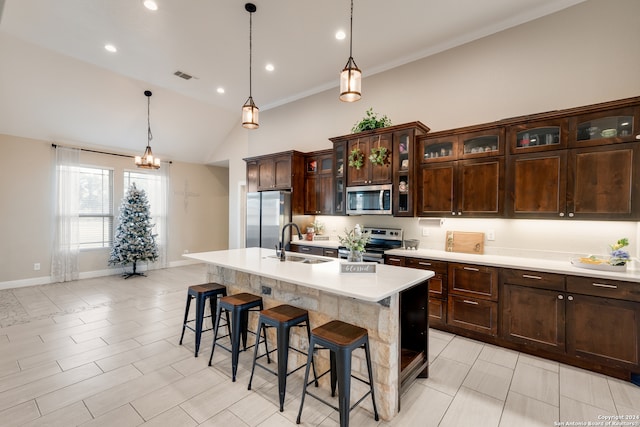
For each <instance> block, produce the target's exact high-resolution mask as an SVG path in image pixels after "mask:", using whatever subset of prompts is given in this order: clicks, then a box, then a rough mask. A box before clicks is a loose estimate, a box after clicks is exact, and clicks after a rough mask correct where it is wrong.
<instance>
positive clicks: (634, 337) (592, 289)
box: [501, 269, 640, 371]
mask: <svg viewBox="0 0 640 427" xmlns="http://www.w3.org/2000/svg"><path fill="white" fill-rule="evenodd" d="M565 280H566V285H565ZM501 300H502V332H501V335H502V337H503V338H505V339H507V340H509V341H511V342H515V343H519V344H523V345H525V346H526V347H527V348H529V349H540V350H545V351H550V352H555V353H558V354H565V355H567V356H569V357H572V358H577V359H581V360H584V361H589V362H593V363H596V364H604V366H615V367H619V368H625V369H631V370H636V371H637V370H640V326H639V325H640V302H639V301H640V290H638V289H637V284H635V283H629V282H618V281H610V280H600V279H592V278H588V277H577V276H567V277H566V279H565V277H564V276H562V275H557V274H549V273H540V272H530V271H523V270H507V269H503V272H502V293H501Z"/></svg>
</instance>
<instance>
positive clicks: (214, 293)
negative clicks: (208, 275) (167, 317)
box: [179, 283, 227, 357]
mask: <svg viewBox="0 0 640 427" xmlns="http://www.w3.org/2000/svg"><path fill="white" fill-rule="evenodd" d="M226 295H227V288H226V287H225V286H223V285H221V284H219V283H205V284H203V285H193V286H189V290H188V291H187V305H186V308H185V310H184V322H182V335H180V343H179V345H182V339H183V338H184V331H185V329H187V328H189V329H190V330H192V331H193V332H195V333H196V351H195V357H198V351H199V350H200V338H201V336H202V333H203V332H207V331H210V330H211V329H213V328H209V329H205V330H204V331H203V330H202V323H203V321H204V319H205V317H210V318H211V319H212V320H213V316H214V313H215V312H216V307H217V305H218V304H217V301H218V297H219V296H222V297H224V296H226ZM194 298H195V300H196V318H195V319H192V320H187V319H188V318H189V306H190V305H191V300H192V299H194ZM207 298H208V299H209V305H210V307H211V315H209V316H205V315H204V308H205V305H206V301H207ZM191 322H195V328H193V327H191V326H189V325H188V323H191Z"/></svg>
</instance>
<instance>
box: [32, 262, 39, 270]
mask: <svg viewBox="0 0 640 427" xmlns="http://www.w3.org/2000/svg"><path fill="white" fill-rule="evenodd" d="M33 269H34V270H35V271H38V270H40V263H39V262H36V263H35V264H33Z"/></svg>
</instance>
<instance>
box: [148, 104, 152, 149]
mask: <svg viewBox="0 0 640 427" xmlns="http://www.w3.org/2000/svg"><path fill="white" fill-rule="evenodd" d="M150 108H151V97H150V96H147V147H149V146H150V145H151V140H152V139H153V134H152V133H151V119H150V118H149V110H150Z"/></svg>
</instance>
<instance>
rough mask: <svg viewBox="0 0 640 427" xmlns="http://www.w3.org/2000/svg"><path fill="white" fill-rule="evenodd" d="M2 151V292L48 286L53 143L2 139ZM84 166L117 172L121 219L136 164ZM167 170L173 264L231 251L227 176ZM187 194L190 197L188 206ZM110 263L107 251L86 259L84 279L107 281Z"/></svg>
mask: <svg viewBox="0 0 640 427" xmlns="http://www.w3.org/2000/svg"><path fill="white" fill-rule="evenodd" d="M63 145H64V144H63ZM0 149H1V152H2V156H0V200H2V211H1V212H0V236H2V237H1V243H0V287H2V284H3V282H10V283H9V285H22V284H35V283H46V281H47V280H48V277H49V275H50V266H51V247H52V241H53V231H52V230H53V228H52V227H53V220H52V218H53V214H52V209H53V208H52V206H53V198H52V197H53V196H52V177H53V175H52V174H53V172H52V168H53V158H54V150H53V148H52V147H51V143H49V142H45V141H38V140H33V139H26V138H19V137H14V136H9V135H0ZM25 159H27V160H28V163H25ZM80 162H81V163H82V164H86V165H95V166H104V167H107V168H112V169H113V170H114V195H113V200H114V205H115V207H114V209H115V210H114V214H115V215H116V216H117V213H118V206H119V204H120V200H121V199H122V197H123V194H124V183H123V171H124V170H127V169H128V170H135V167H132V159H131V158H127V157H117V156H110V155H103V154H95V153H89V152H81V155H80ZM170 167H171V177H170V191H169V198H170V199H169V200H170V212H169V223H168V234H169V240H168V254H167V255H168V260H169V262H170V263H172V264H176V263H181V262H184V259H183V258H182V254H183V253H184V251H185V250H186V251H189V252H201V251H207V250H216V249H226V248H227V247H228V244H227V241H228V234H229V229H228V224H229V209H228V206H229V194H228V188H229V178H228V169H227V168H221V167H214V166H206V165H198V164H192V163H181V162H174V163H173V164H172V165H171V166H170ZM185 189H186V191H187V193H188V195H189V197H187V199H186V201H185V197H184V192H185ZM108 257H109V249H99V250H89V251H83V252H82V253H81V256H80V271H81V275H83V273H84V275H85V276H87V275H89V276H90V275H95V274H103V273H104V272H105V270H107V269H108V266H107V260H108ZM34 263H40V264H41V270H40V271H34V269H33V264H34ZM118 271H120V270H118ZM6 284H7V283H5V285H6ZM5 287H6V286H5Z"/></svg>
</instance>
